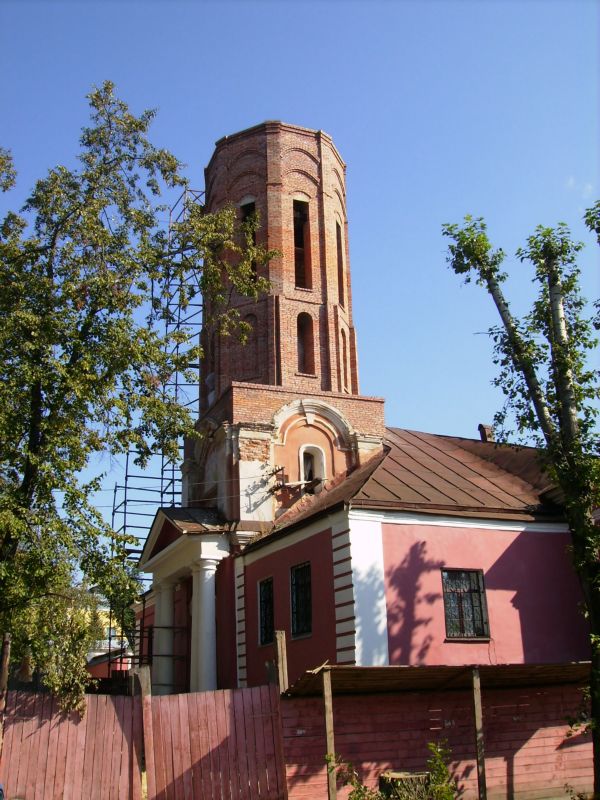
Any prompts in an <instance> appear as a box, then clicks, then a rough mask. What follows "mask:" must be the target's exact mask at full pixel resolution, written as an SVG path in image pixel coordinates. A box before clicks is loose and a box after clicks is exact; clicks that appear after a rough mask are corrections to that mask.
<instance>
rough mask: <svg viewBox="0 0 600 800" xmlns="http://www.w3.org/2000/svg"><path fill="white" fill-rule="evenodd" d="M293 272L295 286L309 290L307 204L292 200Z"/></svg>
mask: <svg viewBox="0 0 600 800" xmlns="http://www.w3.org/2000/svg"><path fill="white" fill-rule="evenodd" d="M294 271H295V280H296V286H297V287H298V288H299V289H311V288H312V286H311V275H310V231H309V225H308V203H305V202H303V201H302V200H294Z"/></svg>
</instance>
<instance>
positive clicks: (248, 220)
mask: <svg viewBox="0 0 600 800" xmlns="http://www.w3.org/2000/svg"><path fill="white" fill-rule="evenodd" d="M240 212H241V216H242V229H244V226H249V225H251V224H254V223H255V221H256V203H255V202H254V201H248V202H247V203H244V204H243V205H241V206H240ZM250 240H251V243H252V244H253V245H254V246H256V230H255V229H254V230H252V235H251V237H250ZM252 273H253V275H254V276H256V274H257V271H256V261H253V262H252Z"/></svg>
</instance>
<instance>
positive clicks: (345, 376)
mask: <svg viewBox="0 0 600 800" xmlns="http://www.w3.org/2000/svg"><path fill="white" fill-rule="evenodd" d="M341 333H342V391H344V392H347V391H348V344H347V342H346V331H345V330H343V329H342V332H341Z"/></svg>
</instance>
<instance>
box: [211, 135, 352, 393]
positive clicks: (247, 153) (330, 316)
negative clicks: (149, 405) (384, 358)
mask: <svg viewBox="0 0 600 800" xmlns="http://www.w3.org/2000/svg"><path fill="white" fill-rule="evenodd" d="M250 197H251V198H253V202H254V203H255V207H256V210H257V212H258V213H259V215H260V218H261V226H262V227H261V230H260V231H259V233H258V236H257V240H258V242H259V243H262V244H264V245H266V246H267V247H268V248H270V249H275V250H278V251H279V253H280V254H281V255H280V256H279V257H277V258H275V259H273V260H272V261H271V262H270V263H269V265H267V266H266V267H261V268H260V269H259V272H260V274H262V275H263V276H264V277H266V278H268V279H269V281H270V282H271V291H270V296H269V297H267V298H263V299H261V300H260V301H259V302H258V303H248V301H247V300H246V299H245V298H241V297H234V298H233V304H234V305H235V306H238V307H240V308H241V309H242V308H243V311H242V312H241V313H242V316H244V315H246V314H253V315H255V317H256V338H255V340H254V341H253V342H252V343H251V345H250V346H251V348H253V349H256V352H257V353H258V364H259V369H258V370H254V371H255V372H256V373H257V374H256V375H255V376H252V375H250V374H249V373H248V369H247V365H248V362H249V360H252V361H254V358H255V356H254V352H252V353H251V354H250V356H248V357H247V354H246V353H245V352H244V348H242V347H241V346H240V345H239V344H238V343H236V342H235V340H234V338H233V337H220V340H219V342H218V348H217V349H218V353H217V365H216V366H217V370H216V371H217V375H216V382H217V396H218V395H220V394H221V392H222V391H224V390H225V389H226V388H227V386H228V384H229V382H230V381H231V380H253V381H254V382H255V383H270V384H272V385H276V384H280V385H283V386H286V387H288V388H290V389H295V390H297V391H299V392H304V393H306V392H308V393H311V392H313V391H346V390H345V388H344V386H343V382H342V373H343V370H342V365H341V363H340V358H341V352H342V348H341V331H342V330H345V331H346V337H347V343H348V348H347V359H346V360H347V372H348V376H349V380H348V384H349V385H348V389H347V391H349V392H351V393H353V394H357V393H358V367H357V359H356V347H355V343H354V337H353V335H352V330H353V328H352V291H351V285H350V265H349V253H348V236H347V221H346V191H345V165H344V163H343V161H342V159H341V158H340V156H339V154H338V152H337V150H336V149H335V146H334V145H333V142H332V141H331V139H330V137H329V136H328V135H327V134H325V133H323V132H322V131H311V130H308V129H306V128H298V127H295V126H291V125H285V124H283V123H279V122H267V123H264V124H262V125H257V126H256V127H254V128H250V129H248V130H246V131H241V132H240V133H237V134H234V135H232V136H227V137H225V138H223V139H221V140H219V141H218V142H217V144H216V149H215V152H214V154H213V157H212V158H211V161H210V163H209V165H208V167H207V168H206V203H207V208H208V209H209V210H211V211H212V210H216V209H218V208H221V207H222V206H223V205H225V204H226V203H232V204H234V205H239V204H240V202H241V201H243V200H244V199H245V198H250ZM294 199H298V200H303V201H304V202H307V203H308V212H309V237H308V240H307V243H306V244H307V246H306V253H307V257H308V260H309V261H310V264H311V282H310V288H298V287H297V286H296V281H295V268H294V263H295V258H294V225H293V201H294ZM336 223H337V224H339V226H340V228H341V230H342V250H343V273H344V297H343V303H342V304H340V303H339V292H338V245H337V237H336ZM207 312H208V313H210V308H209V307H208V308H207ZM301 312H304V313H307V314H309V315H310V316H311V317H312V319H313V328H314V355H315V375H314V376H308V375H304V374H300V373H298V358H297V329H296V325H297V319H298V315H299V314H300V313H301ZM207 338H208V337H207ZM207 366H208V364H207V363H206V362H205V367H207ZM202 395H203V408H206V405H207V394H206V391H204V390H203V392H202Z"/></svg>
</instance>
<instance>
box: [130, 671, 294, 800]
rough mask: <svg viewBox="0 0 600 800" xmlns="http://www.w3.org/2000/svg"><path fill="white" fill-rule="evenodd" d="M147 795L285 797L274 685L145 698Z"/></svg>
mask: <svg viewBox="0 0 600 800" xmlns="http://www.w3.org/2000/svg"><path fill="white" fill-rule="evenodd" d="M144 735H145V742H146V767H147V775H148V800H183V798H202V800H213V799H214V800H216V798H219V800H284V798H287V789H286V781H285V768H284V763H283V748H282V739H281V718H280V700H279V691H278V689H277V688H276V687H275V686H258V687H256V688H253V689H232V690H222V691H216V692H198V693H193V694H179V695H170V696H164V697H150V696H147V697H145V698H144Z"/></svg>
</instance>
